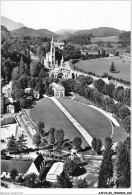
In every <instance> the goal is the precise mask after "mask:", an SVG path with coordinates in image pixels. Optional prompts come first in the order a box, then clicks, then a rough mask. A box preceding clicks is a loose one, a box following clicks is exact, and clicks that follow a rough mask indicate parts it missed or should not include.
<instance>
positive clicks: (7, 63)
mask: <svg viewBox="0 0 132 195" xmlns="http://www.w3.org/2000/svg"><path fill="white" fill-rule="evenodd" d="M3 71H4V74H5V76H6V78H5V79H6V80H7V81H8V82H9V81H10V80H11V72H12V62H11V60H9V59H7V60H5V61H4V64H3Z"/></svg>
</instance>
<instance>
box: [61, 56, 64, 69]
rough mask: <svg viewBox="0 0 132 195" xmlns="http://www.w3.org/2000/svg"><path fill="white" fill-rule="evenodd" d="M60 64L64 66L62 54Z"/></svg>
mask: <svg viewBox="0 0 132 195" xmlns="http://www.w3.org/2000/svg"><path fill="white" fill-rule="evenodd" d="M61 66H62V67H63V66H64V57H63V55H62V58H61Z"/></svg>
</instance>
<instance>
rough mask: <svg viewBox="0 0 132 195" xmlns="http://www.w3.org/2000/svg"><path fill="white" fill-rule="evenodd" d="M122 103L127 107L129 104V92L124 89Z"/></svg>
mask: <svg viewBox="0 0 132 195" xmlns="http://www.w3.org/2000/svg"><path fill="white" fill-rule="evenodd" d="M123 102H124V103H125V104H126V105H127V106H130V104H131V90H130V89H128V88H126V89H124V99H123Z"/></svg>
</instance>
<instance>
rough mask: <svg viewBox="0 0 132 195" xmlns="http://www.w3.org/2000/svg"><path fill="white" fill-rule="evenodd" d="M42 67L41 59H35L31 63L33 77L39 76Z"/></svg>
mask: <svg viewBox="0 0 132 195" xmlns="http://www.w3.org/2000/svg"><path fill="white" fill-rule="evenodd" d="M40 69H41V64H40V62H39V61H37V60H35V61H33V62H32V63H31V64H30V74H31V76H32V77H38V76H39V73H40Z"/></svg>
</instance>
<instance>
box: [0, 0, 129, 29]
mask: <svg viewBox="0 0 132 195" xmlns="http://www.w3.org/2000/svg"><path fill="white" fill-rule="evenodd" d="M130 7H131V6H130V1H81V0H80V1H1V15H2V16H5V17H7V18H9V19H11V20H13V21H15V22H21V23H23V24H24V25H25V26H27V27H29V28H34V29H43V28H45V29H48V30H51V31H54V32H55V31H57V30H61V29H76V30H82V29H91V28H98V27H113V28H117V29H119V30H127V31H129V30H131V26H130V24H131V21H130V18H131V10H130Z"/></svg>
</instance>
